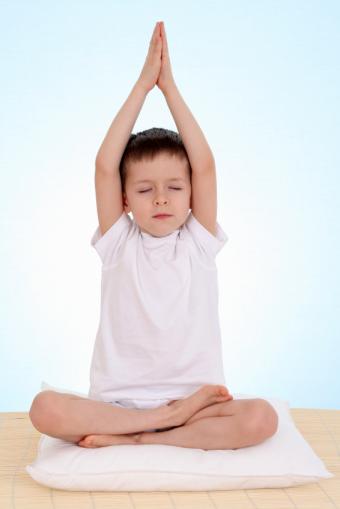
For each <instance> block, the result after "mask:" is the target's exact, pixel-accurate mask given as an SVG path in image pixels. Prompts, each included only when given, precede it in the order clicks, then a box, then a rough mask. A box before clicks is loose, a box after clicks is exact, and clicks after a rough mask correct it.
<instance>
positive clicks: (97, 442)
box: [78, 433, 141, 448]
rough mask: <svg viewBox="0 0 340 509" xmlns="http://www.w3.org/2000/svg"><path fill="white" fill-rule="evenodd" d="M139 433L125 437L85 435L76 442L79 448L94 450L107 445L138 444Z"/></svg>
mask: <svg viewBox="0 0 340 509" xmlns="http://www.w3.org/2000/svg"><path fill="white" fill-rule="evenodd" d="M140 435H141V433H130V434H127V435H87V436H86V437H84V438H83V439H82V440H80V441H79V442H78V445H79V446H80V447H86V448H95V447H106V446H108V445H133V444H137V443H138V438H139V437H140Z"/></svg>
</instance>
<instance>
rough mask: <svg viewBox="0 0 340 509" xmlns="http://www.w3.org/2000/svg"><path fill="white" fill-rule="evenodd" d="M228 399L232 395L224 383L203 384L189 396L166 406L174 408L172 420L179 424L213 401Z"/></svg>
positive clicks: (218, 401) (219, 401)
mask: <svg viewBox="0 0 340 509" xmlns="http://www.w3.org/2000/svg"><path fill="white" fill-rule="evenodd" d="M230 399H233V396H232V395H231V394H230V393H229V391H228V389H227V388H226V387H225V386H224V385H211V384H207V385H203V386H202V387H201V388H200V389H198V391H196V392H194V394H191V396H188V397H187V398H184V399H178V400H176V401H171V402H170V403H168V405H167V406H170V408H173V409H174V410H175V416H174V418H173V419H172V421H176V425H177V426H181V425H182V424H184V423H185V422H186V421H187V420H188V419H190V417H192V416H193V415H194V414H196V413H197V412H198V411H199V410H201V409H202V408H205V407H207V406H210V405H213V404H214V403H221V402H223V401H229V400H230Z"/></svg>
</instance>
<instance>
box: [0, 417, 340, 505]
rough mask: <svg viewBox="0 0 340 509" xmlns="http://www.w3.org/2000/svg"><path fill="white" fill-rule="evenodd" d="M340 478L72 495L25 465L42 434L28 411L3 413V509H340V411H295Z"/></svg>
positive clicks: (0, 466) (0, 440) (0, 470)
mask: <svg viewBox="0 0 340 509" xmlns="http://www.w3.org/2000/svg"><path fill="white" fill-rule="evenodd" d="M290 411H291V415H292V417H293V419H294V421H295V424H296V426H297V428H298V429H299V430H300V432H301V433H302V434H303V436H304V437H305V439H306V440H307V442H308V443H309V444H310V445H311V447H312V448H313V450H314V451H315V453H316V454H317V455H318V456H319V457H320V458H321V459H322V460H323V461H324V463H325V465H326V468H327V469H328V470H329V471H330V472H331V473H333V474H334V475H335V476H336V477H334V478H332V479H325V480H324V481H321V482H319V483H313V484H308V485H304V486H297V487H294V488H275V489H256V490H232V491H209V492H207V491H195V492H149V493H145V492H131V493H130V492H126V493H124V492H116V493H114V492H112V493H111V492H79V491H75V492H69V491H62V490H55V489H51V488H46V487H45V486H42V485H40V484H38V483H36V482H35V481H34V480H33V479H31V477H30V476H29V475H28V473H27V472H26V471H25V466H26V465H27V464H28V463H31V462H32V461H33V460H34V459H35V457H36V451H37V444H38V441H39V437H40V433H39V432H38V431H37V430H36V429H35V428H34V427H33V426H32V424H31V421H30V419H29V417H28V414H27V413H26V412H4V413H0V509H156V508H157V509H203V508H204V509H228V508H231V509H293V508H294V509H296V508H298V509H334V508H338V509H340V410H318V409H299V408H293V409H290Z"/></svg>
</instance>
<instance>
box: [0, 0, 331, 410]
mask: <svg viewBox="0 0 340 509" xmlns="http://www.w3.org/2000/svg"><path fill="white" fill-rule="evenodd" d="M0 6H1V13H0V33H1V45H0V52H1V54H0V56H1V99H2V100H1V112H0V115H1V120H2V122H1V132H0V136H1V151H0V163H1V200H0V207H1V232H0V234H1V315H2V316H1V331H0V333H1V361H0V383H1V396H0V410H1V411H28V410H29V407H30V404H31V401H32V399H33V397H34V395H35V394H36V393H37V392H39V391H40V383H41V381H42V380H45V381H47V382H48V383H49V384H51V385H54V386H56V387H61V388H66V389H70V390H74V391H79V392H83V393H87V390H88V384H89V368H90V361H91V355H92V349H93V345H94V340H95V335H96V332H97V327H98V323H99V313H100V277H101V272H100V268H101V266H100V259H99V257H98V255H97V253H96V252H95V250H94V249H93V248H92V247H91V246H90V239H91V237H92V235H93V233H94V231H95V229H96V228H97V224H98V223H97V216H96V202H95V189H94V160H95V156H96V154H97V151H98V148H99V146H100V144H101V142H102V140H103V138H104V136H105V134H106V132H107V129H108V128H109V126H110V124H111V122H112V119H113V118H114V116H115V115H116V113H117V112H118V110H119V109H120V107H121V105H122V104H123V102H124V101H125V100H126V98H127V96H128V94H129V93H130V91H131V88H132V87H133V85H134V83H135V81H136V80H137V78H138V76H139V73H140V71H141V68H142V66H143V64H144V60H145V57H146V54H147V50H148V46H149V41H150V37H151V34H152V30H153V28H154V25H155V23H156V21H158V20H163V21H164V23H165V28H166V31H167V37H168V45H169V51H170V58H171V63H172V69H173V73H174V77H175V80H176V83H177V86H178V88H179V90H180V92H181V94H182V96H183V98H184V99H185V101H186V103H187V104H188V106H189V108H190V110H191V111H192V112H193V114H194V116H195V118H196V119H197V121H198V122H199V124H200V126H201V127H202V129H203V131H204V133H205V135H206V138H207V140H208V142H209V144H210V146H211V148H212V150H213V152H214V156H215V161H216V166H217V173H218V221H219V223H220V225H221V226H222V228H223V229H224V231H225V232H226V233H227V235H228V237H229V240H228V242H227V244H226V246H225V247H224V248H223V250H222V251H221V252H220V253H219V255H218V257H217V265H218V271H219V286H220V316H221V331H222V337H223V354H224V364H225V374H226V382H227V386H228V387H229V389H230V391H231V392H232V393H246V394H252V395H256V396H259V397H277V398H281V399H284V400H286V401H288V402H289V404H290V406H291V407H312V408H330V409H331V408H333V409H339V408H340V383H339V373H340V347H339V343H340V338H339V314H340V306H339V303H340V298H339V283H340V281H339V279H340V278H339V265H338V263H339V258H340V249H339V247H340V244H339V233H340V232H339V184H340V179H339V162H340V157H339V140H340V129H339V118H340V108H339V91H340V71H339V63H340V58H339V49H340V37H339V25H340V4H339V2H336V1H334V2H332V1H299V2H296V1H295V0H294V1H285V2H276V1H269V0H268V1H250V0H249V1H238V2H232V1H210V2H196V1H186V2H184V3H183V2H180V1H178V0H177V1H174V2H159V1H157V2H156V1H154V2H152V1H145V0H144V1H143V2H137V1H134V2H132V1H127V2H125V1H120V2H118V1H103V0H101V1H100V2H95V1H59V2H57V3H56V2H52V1H46V2H40V1H27V2H25V1H21V2H19V1H8V2H1V4H0ZM153 126H162V127H167V128H170V129H176V126H175V123H174V121H173V119H172V117H171V113H170V111H169V110H168V108H167V105H166V102H165V99H164V97H163V95H162V93H161V91H160V90H159V89H158V88H157V87H155V88H154V89H153V90H152V92H150V94H149V95H148V96H147V98H146V101H145V103H144V107H143V109H142V111H141V114H140V116H139V118H138V120H137V122H136V124H135V126H134V129H133V132H137V131H139V130H142V129H146V128H149V127H153Z"/></svg>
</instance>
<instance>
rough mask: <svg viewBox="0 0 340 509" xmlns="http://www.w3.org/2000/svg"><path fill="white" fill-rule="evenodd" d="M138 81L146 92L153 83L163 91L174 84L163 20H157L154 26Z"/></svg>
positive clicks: (151, 87) (150, 88)
mask: <svg viewBox="0 0 340 509" xmlns="http://www.w3.org/2000/svg"><path fill="white" fill-rule="evenodd" d="M138 83H139V84H140V85H141V86H142V87H143V89H144V90H145V92H146V93H148V92H150V90H152V89H153V87H154V86H155V85H157V86H158V88H160V90H161V91H162V92H163V93H164V92H166V90H167V89H168V88H169V87H171V86H173V85H174V84H175V80H174V78H173V75H172V71H171V65H170V58H169V50H168V44H167V40H166V34H165V28H164V23H163V21H158V22H157V23H156V26H155V28H154V31H153V34H152V37H151V41H150V45H149V51H148V54H147V57H146V60H145V63H144V66H143V69H142V71H141V73H140V76H139V78H138Z"/></svg>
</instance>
